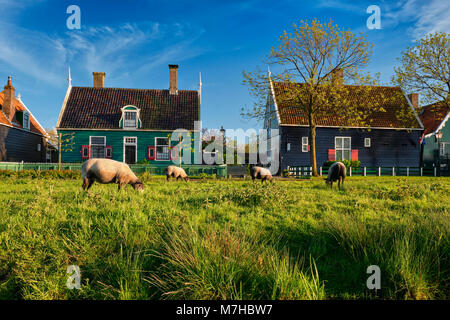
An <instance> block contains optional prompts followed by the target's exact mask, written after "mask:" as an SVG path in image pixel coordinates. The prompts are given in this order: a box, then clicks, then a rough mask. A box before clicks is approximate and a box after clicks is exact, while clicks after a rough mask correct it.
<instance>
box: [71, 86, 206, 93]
mask: <svg viewBox="0 0 450 320" xmlns="http://www.w3.org/2000/svg"><path fill="white" fill-rule="evenodd" d="M72 88H83V89H95V90H104V89H114V90H146V91H169V89H141V88H117V87H81V86H72ZM180 91H188V92H198V90H188V89H179V90H178V92H180Z"/></svg>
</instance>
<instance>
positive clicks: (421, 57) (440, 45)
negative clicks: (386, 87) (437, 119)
mask: <svg viewBox="0 0 450 320" xmlns="http://www.w3.org/2000/svg"><path fill="white" fill-rule="evenodd" d="M399 61H400V66H398V67H396V68H395V69H394V71H395V75H394V76H393V77H392V82H393V83H395V84H396V85H399V86H400V87H401V88H402V89H403V90H404V91H405V92H416V93H419V94H420V97H421V100H422V102H423V103H422V104H429V103H433V102H436V101H444V103H446V104H447V106H448V107H449V106H450V102H449V99H448V97H449V93H450V34H449V33H445V32H435V33H432V34H428V35H427V36H425V37H424V38H422V39H420V40H418V41H417V43H416V45H414V46H412V47H410V48H407V50H406V51H404V52H402V57H401V58H399Z"/></svg>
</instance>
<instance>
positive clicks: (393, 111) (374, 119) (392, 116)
mask: <svg viewBox="0 0 450 320" xmlns="http://www.w3.org/2000/svg"><path fill="white" fill-rule="evenodd" d="M272 84H273V91H274V94H275V102H276V106H277V109H278V113H279V118H280V124H281V125H304V126H307V125H308V117H307V114H306V113H304V112H302V111H301V110H299V108H297V107H296V106H295V105H294V102H292V100H291V101H288V99H284V98H283V97H284V96H285V95H286V94H287V93H289V91H290V90H295V86H299V85H302V84H294V83H285V82H273V83H272ZM343 87H344V89H345V90H343V93H342V95H343V96H342V97H341V98H342V99H344V101H347V103H348V104H352V107H356V108H357V107H358V106H364V105H365V104H366V105H367V101H365V99H367V98H364V97H365V96H367V94H365V95H361V92H362V89H363V87H362V86H354V85H343ZM370 90H372V91H371V93H370V101H371V103H373V102H374V101H377V100H378V101H380V104H381V105H382V107H383V109H384V110H385V111H374V112H372V113H371V114H370V115H369V116H368V118H367V119H366V120H365V121H364V122H362V121H359V122H358V121H356V120H350V119H348V118H347V117H345V115H343V114H339V113H338V112H336V109H334V108H330V113H329V114H327V115H326V116H320V117H318V118H316V119H315V120H316V124H317V126H321V127H370V128H398V129H400V128H401V129H421V124H420V122H419V120H418V117H417V115H416V114H415V112H414V110H413V107H412V106H411V105H410V104H409V102H408V100H407V98H406V97H405V96H404V94H403V92H402V90H401V89H400V88H399V87H386V86H372V87H371V89H370ZM291 92H292V91H291ZM385 97H388V98H389V103H388V104H385V103H382V102H383V101H385Z"/></svg>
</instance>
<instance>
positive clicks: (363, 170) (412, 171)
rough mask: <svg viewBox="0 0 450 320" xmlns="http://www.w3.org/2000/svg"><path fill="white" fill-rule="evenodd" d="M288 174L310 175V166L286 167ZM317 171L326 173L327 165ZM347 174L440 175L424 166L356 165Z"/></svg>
mask: <svg viewBox="0 0 450 320" xmlns="http://www.w3.org/2000/svg"><path fill="white" fill-rule="evenodd" d="M287 170H288V174H289V176H292V177H306V176H311V175H312V167H308V166H295V167H294V166H292V167H288V168H287ZM317 171H318V173H319V175H321V176H326V175H328V167H319V168H318V170H317ZM347 176H350V177H351V176H417V177H420V176H429V177H430V176H431V177H433V176H434V177H437V176H440V173H439V170H438V169H437V168H436V167H434V168H424V167H358V168H352V167H350V168H348V170H347Z"/></svg>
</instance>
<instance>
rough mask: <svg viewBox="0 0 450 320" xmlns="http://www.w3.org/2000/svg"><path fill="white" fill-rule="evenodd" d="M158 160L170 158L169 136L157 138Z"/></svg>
mask: <svg viewBox="0 0 450 320" xmlns="http://www.w3.org/2000/svg"><path fill="white" fill-rule="evenodd" d="M155 146H156V160H169V159H170V154H169V147H170V145H169V138H155Z"/></svg>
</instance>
